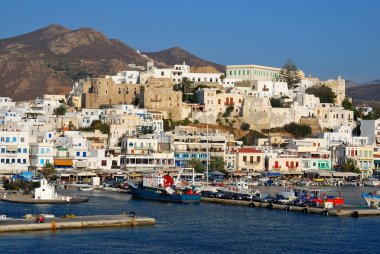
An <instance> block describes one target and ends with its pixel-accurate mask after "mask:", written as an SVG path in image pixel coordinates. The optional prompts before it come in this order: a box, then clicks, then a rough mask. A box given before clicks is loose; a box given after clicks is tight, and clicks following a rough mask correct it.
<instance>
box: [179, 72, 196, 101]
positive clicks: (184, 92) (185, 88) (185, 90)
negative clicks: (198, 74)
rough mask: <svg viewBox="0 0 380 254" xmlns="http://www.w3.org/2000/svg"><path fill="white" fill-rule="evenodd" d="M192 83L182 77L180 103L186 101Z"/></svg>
mask: <svg viewBox="0 0 380 254" xmlns="http://www.w3.org/2000/svg"><path fill="white" fill-rule="evenodd" d="M192 85H193V82H192V81H191V80H190V79H189V78H187V77H183V78H182V81H181V83H180V87H181V91H182V101H185V102H186V101H187V97H188V94H189V93H190V92H191V88H192Z"/></svg>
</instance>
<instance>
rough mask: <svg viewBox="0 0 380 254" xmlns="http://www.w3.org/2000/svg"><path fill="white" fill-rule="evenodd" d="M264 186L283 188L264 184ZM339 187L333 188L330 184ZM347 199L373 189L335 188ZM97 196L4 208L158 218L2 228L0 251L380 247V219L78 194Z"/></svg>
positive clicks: (355, 200) (12, 212)
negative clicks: (79, 226)
mask: <svg viewBox="0 0 380 254" xmlns="http://www.w3.org/2000/svg"><path fill="white" fill-rule="evenodd" d="M260 188H261V189H262V191H263V192H275V191H278V190H281V188H278V187H260ZM327 188H328V189H332V188H333V187H327ZM333 189H334V190H337V191H342V193H343V195H344V197H345V199H346V202H347V203H350V204H364V203H363V202H362V200H361V193H362V192H370V191H371V192H372V191H374V190H375V188H368V187H334V188H333ZM62 191H64V193H65V194H74V193H75V194H76V195H83V196H88V197H89V198H90V201H89V202H87V203H83V204H74V205H30V204H13V203H5V202H0V214H7V215H8V216H12V217H20V216H22V215H24V214H26V213H53V214H55V215H57V216H60V215H64V214H67V213H72V214H76V215H85V214H121V213H122V212H124V211H132V210H133V211H136V213H137V215H138V216H150V217H154V218H156V221H157V224H156V225H154V226H151V227H138V228H106V229H84V230H58V231H56V232H55V233H52V232H50V231H43V232H28V233H12V234H0V248H1V251H0V253H131V252H138V253H189V252H190V253H221V252H225V253H236V252H239V253H255V252H260V253H274V252H281V253H283V252H288V253H310V252H313V253H322V252H323V253H343V252H344V253H360V252H363V253H374V252H377V250H378V237H377V234H378V228H379V227H380V218H359V219H353V218H337V217H324V216H320V215H312V214H309V215H305V214H302V213H293V212H285V211H280V210H268V209H260V208H249V207H239V206H226V205H219V204H208V203H201V204H173V203H160V202H151V201H144V200H136V199H131V197H130V195H129V194H125V193H110V192H102V191H95V192H86V193H83V192H78V191H73V190H62Z"/></svg>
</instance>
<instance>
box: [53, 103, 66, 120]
mask: <svg viewBox="0 0 380 254" xmlns="http://www.w3.org/2000/svg"><path fill="white" fill-rule="evenodd" d="M53 114H54V115H56V116H57V117H58V116H63V115H64V114H66V107H65V106H64V105H61V106H59V107H58V108H55V109H54V111H53Z"/></svg>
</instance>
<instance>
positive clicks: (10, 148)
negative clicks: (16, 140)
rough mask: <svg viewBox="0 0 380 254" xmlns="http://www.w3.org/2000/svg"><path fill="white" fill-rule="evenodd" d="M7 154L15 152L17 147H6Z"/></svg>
mask: <svg viewBox="0 0 380 254" xmlns="http://www.w3.org/2000/svg"><path fill="white" fill-rule="evenodd" d="M7 152H17V146H12V145H10V146H7Z"/></svg>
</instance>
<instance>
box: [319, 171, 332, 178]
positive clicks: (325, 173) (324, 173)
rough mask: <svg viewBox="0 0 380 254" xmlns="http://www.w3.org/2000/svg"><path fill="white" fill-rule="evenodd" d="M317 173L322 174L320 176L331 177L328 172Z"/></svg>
mask: <svg viewBox="0 0 380 254" xmlns="http://www.w3.org/2000/svg"><path fill="white" fill-rule="evenodd" d="M318 175H319V176H322V177H331V173H330V172H319V173H318Z"/></svg>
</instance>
